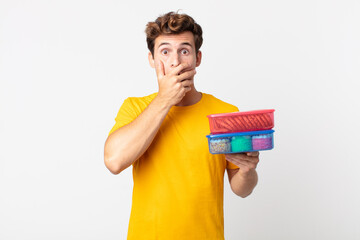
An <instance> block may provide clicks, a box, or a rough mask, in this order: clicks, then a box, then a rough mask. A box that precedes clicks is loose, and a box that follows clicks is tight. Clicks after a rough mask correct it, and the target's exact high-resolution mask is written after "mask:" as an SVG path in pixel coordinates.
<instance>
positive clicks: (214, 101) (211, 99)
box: [203, 93, 239, 112]
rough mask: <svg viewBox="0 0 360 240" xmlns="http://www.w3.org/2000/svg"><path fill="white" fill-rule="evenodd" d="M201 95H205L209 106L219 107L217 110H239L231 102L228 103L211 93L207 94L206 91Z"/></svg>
mask: <svg viewBox="0 0 360 240" xmlns="http://www.w3.org/2000/svg"><path fill="white" fill-rule="evenodd" d="M203 96H204V97H205V99H206V102H207V103H208V104H209V105H210V106H211V107H214V108H217V109H219V111H224V112H236V111H239V109H238V108H237V107H236V106H235V105H233V104H230V103H228V102H225V101H223V100H221V99H219V98H217V97H215V96H213V95H211V94H208V93H203Z"/></svg>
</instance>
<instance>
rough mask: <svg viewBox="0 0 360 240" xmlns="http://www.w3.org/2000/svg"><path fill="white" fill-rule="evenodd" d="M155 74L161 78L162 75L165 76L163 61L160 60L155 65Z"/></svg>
mask: <svg viewBox="0 0 360 240" xmlns="http://www.w3.org/2000/svg"><path fill="white" fill-rule="evenodd" d="M156 75H157V76H158V78H162V77H163V76H165V67H164V63H163V62H162V61H161V60H160V61H159V64H157V65H156Z"/></svg>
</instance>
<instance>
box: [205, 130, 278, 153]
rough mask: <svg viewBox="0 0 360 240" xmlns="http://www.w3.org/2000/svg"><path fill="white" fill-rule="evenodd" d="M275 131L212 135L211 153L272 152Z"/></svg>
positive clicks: (209, 137) (210, 137)
mask: <svg viewBox="0 0 360 240" xmlns="http://www.w3.org/2000/svg"><path fill="white" fill-rule="evenodd" d="M273 133H274V130H265V131H253V132H238V133H227V134H210V135H207V136H206V137H207V138H208V143H209V151H210V153H212V154H221V153H240V152H254V151H264V150H271V149H273V148H274V138H273V137H274V136H273Z"/></svg>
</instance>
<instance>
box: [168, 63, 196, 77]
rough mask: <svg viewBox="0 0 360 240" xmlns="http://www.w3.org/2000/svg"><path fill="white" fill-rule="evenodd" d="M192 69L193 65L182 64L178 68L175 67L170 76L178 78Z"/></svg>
mask: <svg viewBox="0 0 360 240" xmlns="http://www.w3.org/2000/svg"><path fill="white" fill-rule="evenodd" d="M190 67H191V65H190V64H189V63H181V64H179V65H178V66H177V67H175V68H174V69H173V70H172V71H171V72H170V73H169V74H170V75H175V76H176V75H179V74H180V73H182V72H185V71H184V70H186V69H187V68H190ZM189 70H190V69H189Z"/></svg>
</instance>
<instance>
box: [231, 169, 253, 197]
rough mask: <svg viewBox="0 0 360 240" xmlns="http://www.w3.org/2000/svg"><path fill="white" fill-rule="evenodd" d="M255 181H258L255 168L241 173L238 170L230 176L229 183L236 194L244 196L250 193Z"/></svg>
mask: <svg viewBox="0 0 360 240" xmlns="http://www.w3.org/2000/svg"><path fill="white" fill-rule="evenodd" d="M257 182H258V175H257V172H256V170H255V169H253V170H250V171H248V172H246V173H243V172H241V171H240V170H239V171H238V172H237V173H236V174H235V175H234V176H233V177H232V179H231V182H230V185H231V189H232V191H233V192H234V193H235V194H236V195H238V196H240V197H243V198H245V197H247V196H249V195H250V194H251V193H252V191H253V190H254V188H255V186H256V184H257Z"/></svg>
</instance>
